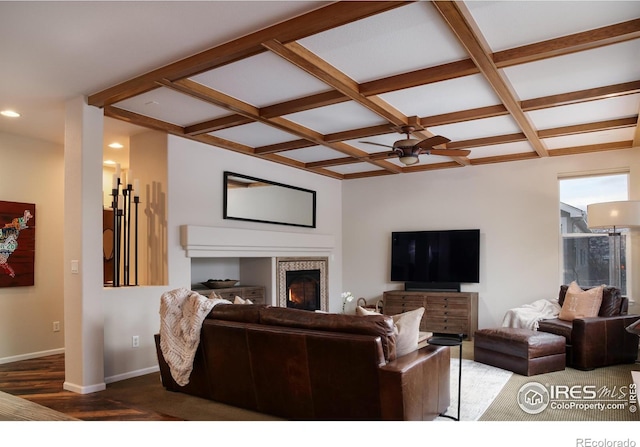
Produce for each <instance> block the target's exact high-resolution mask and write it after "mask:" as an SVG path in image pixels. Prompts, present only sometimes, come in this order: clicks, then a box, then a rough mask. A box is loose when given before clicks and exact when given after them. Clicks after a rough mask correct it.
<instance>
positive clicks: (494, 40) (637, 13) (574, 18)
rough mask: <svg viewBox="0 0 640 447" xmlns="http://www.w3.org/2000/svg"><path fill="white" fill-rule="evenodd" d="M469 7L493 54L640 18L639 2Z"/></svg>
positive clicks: (478, 4) (469, 4)
mask: <svg viewBox="0 0 640 447" xmlns="http://www.w3.org/2000/svg"><path fill="white" fill-rule="evenodd" d="M466 5H467V7H468V8H469V11H470V12H471V14H472V15H473V18H474V19H475V21H476V22H477V23H478V26H479V27H480V30H481V31H482V34H483V35H484V37H485V40H486V41H487V43H488V44H489V46H490V47H491V49H492V50H493V51H494V52H496V51H501V50H505V49H508V48H514V47H519V46H522V45H527V44H530V43H533V42H540V41H544V40H548V39H552V38H556V37H560V36H563V35H566V34H575V33H578V32H581V31H585V30H590V29H594V28H601V27H603V26H607V25H612V24H614V23H618V22H625V21H627V20H630V19H632V18H635V17H640V4H639V3H638V2H636V1H610V0H607V1H588V2H580V1H532V2H529V1H470V2H466Z"/></svg>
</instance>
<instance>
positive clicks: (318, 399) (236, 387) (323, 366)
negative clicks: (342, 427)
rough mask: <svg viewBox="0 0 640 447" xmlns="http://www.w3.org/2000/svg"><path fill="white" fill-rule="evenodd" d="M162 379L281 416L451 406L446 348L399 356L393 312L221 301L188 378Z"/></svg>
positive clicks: (401, 414)
mask: <svg viewBox="0 0 640 447" xmlns="http://www.w3.org/2000/svg"><path fill="white" fill-rule="evenodd" d="M155 339H156V350H157V354H158V363H159V366H160V374H161V378H162V383H163V385H164V386H165V388H166V389H168V390H171V391H179V392H183V393H187V394H191V395H195V396H199V397H202V398H205V399H211V400H214V401H217V402H221V403H224V404H228V405H232V406H236V407H241V408H245V409H249V410H253V411H257V412H260V413H265V414H270V415H274V416H277V417H280V418H283V419H287V420H432V419H435V418H436V417H437V416H438V415H439V414H441V413H444V411H445V410H446V409H447V407H448V406H449V402H450V394H449V367H450V365H449V364H450V354H449V348H447V347H437V346H425V347H422V348H420V349H419V350H417V351H414V352H411V353H409V354H406V355H404V356H402V357H400V358H396V355H395V335H394V333H393V322H392V319H391V317H388V316H384V315H374V316H366V317H362V316H355V315H342V314H323V313H315V312H309V311H304V310H297V309H287V308H281V307H267V306H261V305H217V306H215V307H214V308H213V310H212V311H211V312H210V313H209V315H208V316H207V318H206V319H205V321H204V322H203V325H202V330H201V335H200V345H199V347H198V350H197V352H196V357H195V360H194V366H193V371H192V373H191V376H190V380H189V383H188V384H186V385H185V386H179V385H178V384H176V382H175V381H174V380H173V378H172V377H171V373H170V370H169V367H168V365H167V363H166V362H165V361H164V358H163V356H162V351H161V349H160V335H159V334H156V336H155Z"/></svg>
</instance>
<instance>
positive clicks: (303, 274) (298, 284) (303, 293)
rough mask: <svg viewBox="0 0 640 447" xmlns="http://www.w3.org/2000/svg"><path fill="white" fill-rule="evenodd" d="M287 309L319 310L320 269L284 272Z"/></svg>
mask: <svg viewBox="0 0 640 447" xmlns="http://www.w3.org/2000/svg"><path fill="white" fill-rule="evenodd" d="M285 277H286V284H287V307H292V308H294V309H304V310H320V269H313V270H290V271H288V272H286V276H285Z"/></svg>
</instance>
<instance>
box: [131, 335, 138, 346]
mask: <svg viewBox="0 0 640 447" xmlns="http://www.w3.org/2000/svg"><path fill="white" fill-rule="evenodd" d="M131 347H133V348H139V347H140V337H139V336H137V335H134V336H133V337H131Z"/></svg>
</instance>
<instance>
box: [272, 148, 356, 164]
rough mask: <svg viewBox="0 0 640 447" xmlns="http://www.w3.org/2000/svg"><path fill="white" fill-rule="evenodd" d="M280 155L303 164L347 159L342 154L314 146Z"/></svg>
mask: <svg viewBox="0 0 640 447" xmlns="http://www.w3.org/2000/svg"><path fill="white" fill-rule="evenodd" d="M279 155H282V156H283V157H287V158H290V159H292V160H297V161H301V162H303V163H313V162H314V161H322V160H332V159H334V158H342V157H346V155H345V154H343V153H342V152H338V151H336V150H334V149H330V148H328V147H325V146H312V147H306V148H304V149H293V150H290V151H286V152H281V153H280V154H279Z"/></svg>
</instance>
